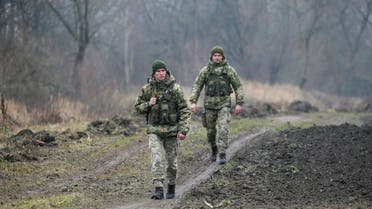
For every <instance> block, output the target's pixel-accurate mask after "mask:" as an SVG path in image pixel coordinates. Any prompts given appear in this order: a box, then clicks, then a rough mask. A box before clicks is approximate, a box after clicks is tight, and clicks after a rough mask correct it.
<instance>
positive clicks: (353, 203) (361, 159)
mask: <svg viewBox="0 0 372 209" xmlns="http://www.w3.org/2000/svg"><path fill="white" fill-rule="evenodd" d="M371 173H372V126H361V127H358V126H355V125H349V124H343V125H340V126H324V127H322V126H314V127H311V128H307V129H299V128H294V129H291V130H288V131H284V132H281V133H279V134H277V135H276V136H266V137H265V138H264V139H263V140H260V143H258V144H256V145H254V146H253V147H252V146H251V147H245V148H244V149H242V150H241V151H240V152H238V154H237V155H236V156H235V157H234V158H233V159H232V160H231V161H229V162H228V163H227V164H226V165H225V166H223V167H221V169H220V170H218V171H217V172H215V173H214V174H213V175H212V176H211V178H210V179H209V180H208V181H206V182H204V183H202V184H201V185H200V186H198V187H197V188H195V189H193V191H191V192H190V193H189V194H188V195H187V197H186V198H185V199H184V200H183V202H182V203H181V205H183V206H182V207H181V208H211V207H212V206H217V205H218V206H226V207H227V208H257V207H259V208H272V207H299V208H302V207H304V206H307V207H309V206H310V207H313V208H324V207H327V208H347V207H352V208H357V207H359V208H370V207H372V179H371ZM185 205H186V207H185Z"/></svg>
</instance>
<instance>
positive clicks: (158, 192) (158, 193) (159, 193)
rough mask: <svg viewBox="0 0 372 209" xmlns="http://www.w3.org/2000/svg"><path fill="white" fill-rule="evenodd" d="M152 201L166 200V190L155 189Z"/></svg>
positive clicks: (161, 188)
mask: <svg viewBox="0 0 372 209" xmlns="http://www.w3.org/2000/svg"><path fill="white" fill-rule="evenodd" d="M151 199H155V200H161V199H164V189H163V187H155V192H154V194H153V195H152V196H151Z"/></svg>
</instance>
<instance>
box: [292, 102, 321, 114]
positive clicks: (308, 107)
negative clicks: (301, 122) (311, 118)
mask: <svg viewBox="0 0 372 209" xmlns="http://www.w3.org/2000/svg"><path fill="white" fill-rule="evenodd" d="M288 111H289V112H307V113H309V112H318V111H319V108H317V107H315V106H313V105H312V104H310V103H309V102H306V101H298V100H297V101H294V102H291V104H289V106H288Z"/></svg>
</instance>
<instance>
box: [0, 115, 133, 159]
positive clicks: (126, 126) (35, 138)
mask: <svg viewBox="0 0 372 209" xmlns="http://www.w3.org/2000/svg"><path fill="white" fill-rule="evenodd" d="M136 124H137V121H135V119H133V120H132V119H130V118H124V117H120V116H114V117H113V118H112V119H111V120H107V121H94V122H91V123H90V124H89V125H88V127H87V129H86V130H85V131H76V132H72V131H71V130H70V129H67V130H65V131H63V132H48V131H45V130H42V131H39V132H36V133H34V132H33V131H32V130H30V129H23V130H21V131H19V132H18V133H17V134H15V135H13V136H11V137H9V138H8V139H5V140H6V143H7V146H6V147H5V148H2V149H0V162H1V161H4V160H5V161H9V162H17V161H37V160H39V159H40V158H41V157H42V158H47V156H48V155H51V154H53V151H52V150H50V151H46V150H44V152H43V153H42V152H40V151H41V147H51V146H57V145H58V144H59V143H66V142H67V143H68V142H69V141H77V140H80V139H82V138H88V137H91V136H92V137H94V136H95V135H99V136H102V135H124V136H131V135H134V134H136V131H137V129H138V127H137V126H138V125H136Z"/></svg>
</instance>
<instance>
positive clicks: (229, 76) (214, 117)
mask: <svg viewBox="0 0 372 209" xmlns="http://www.w3.org/2000/svg"><path fill="white" fill-rule="evenodd" d="M203 87H205V97H204V109H205V112H204V113H203V117H204V120H205V123H204V126H205V128H206V129H207V138H208V142H209V144H210V146H211V152H212V154H211V156H210V160H211V161H216V159H217V154H218V153H219V164H225V162H226V149H227V147H228V143H229V126H228V123H229V122H230V106H231V98H230V94H231V93H233V92H234V93H235V98H236V106H235V111H234V112H235V114H240V113H241V110H242V104H243V102H244V95H243V89H242V85H241V82H240V80H239V77H238V75H237V73H236V71H235V69H234V68H233V67H231V66H230V65H229V64H228V63H227V61H226V58H225V54H224V51H223V48H222V47H220V46H215V47H213V48H212V49H211V54H210V60H209V63H208V65H207V66H204V67H203V68H202V69H201V71H200V73H199V75H198V77H197V78H196V80H195V83H194V86H193V88H192V93H191V96H190V103H191V111H192V112H194V113H195V112H196V111H197V106H196V103H197V102H198V99H199V96H200V92H201V90H202V89H203Z"/></svg>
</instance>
